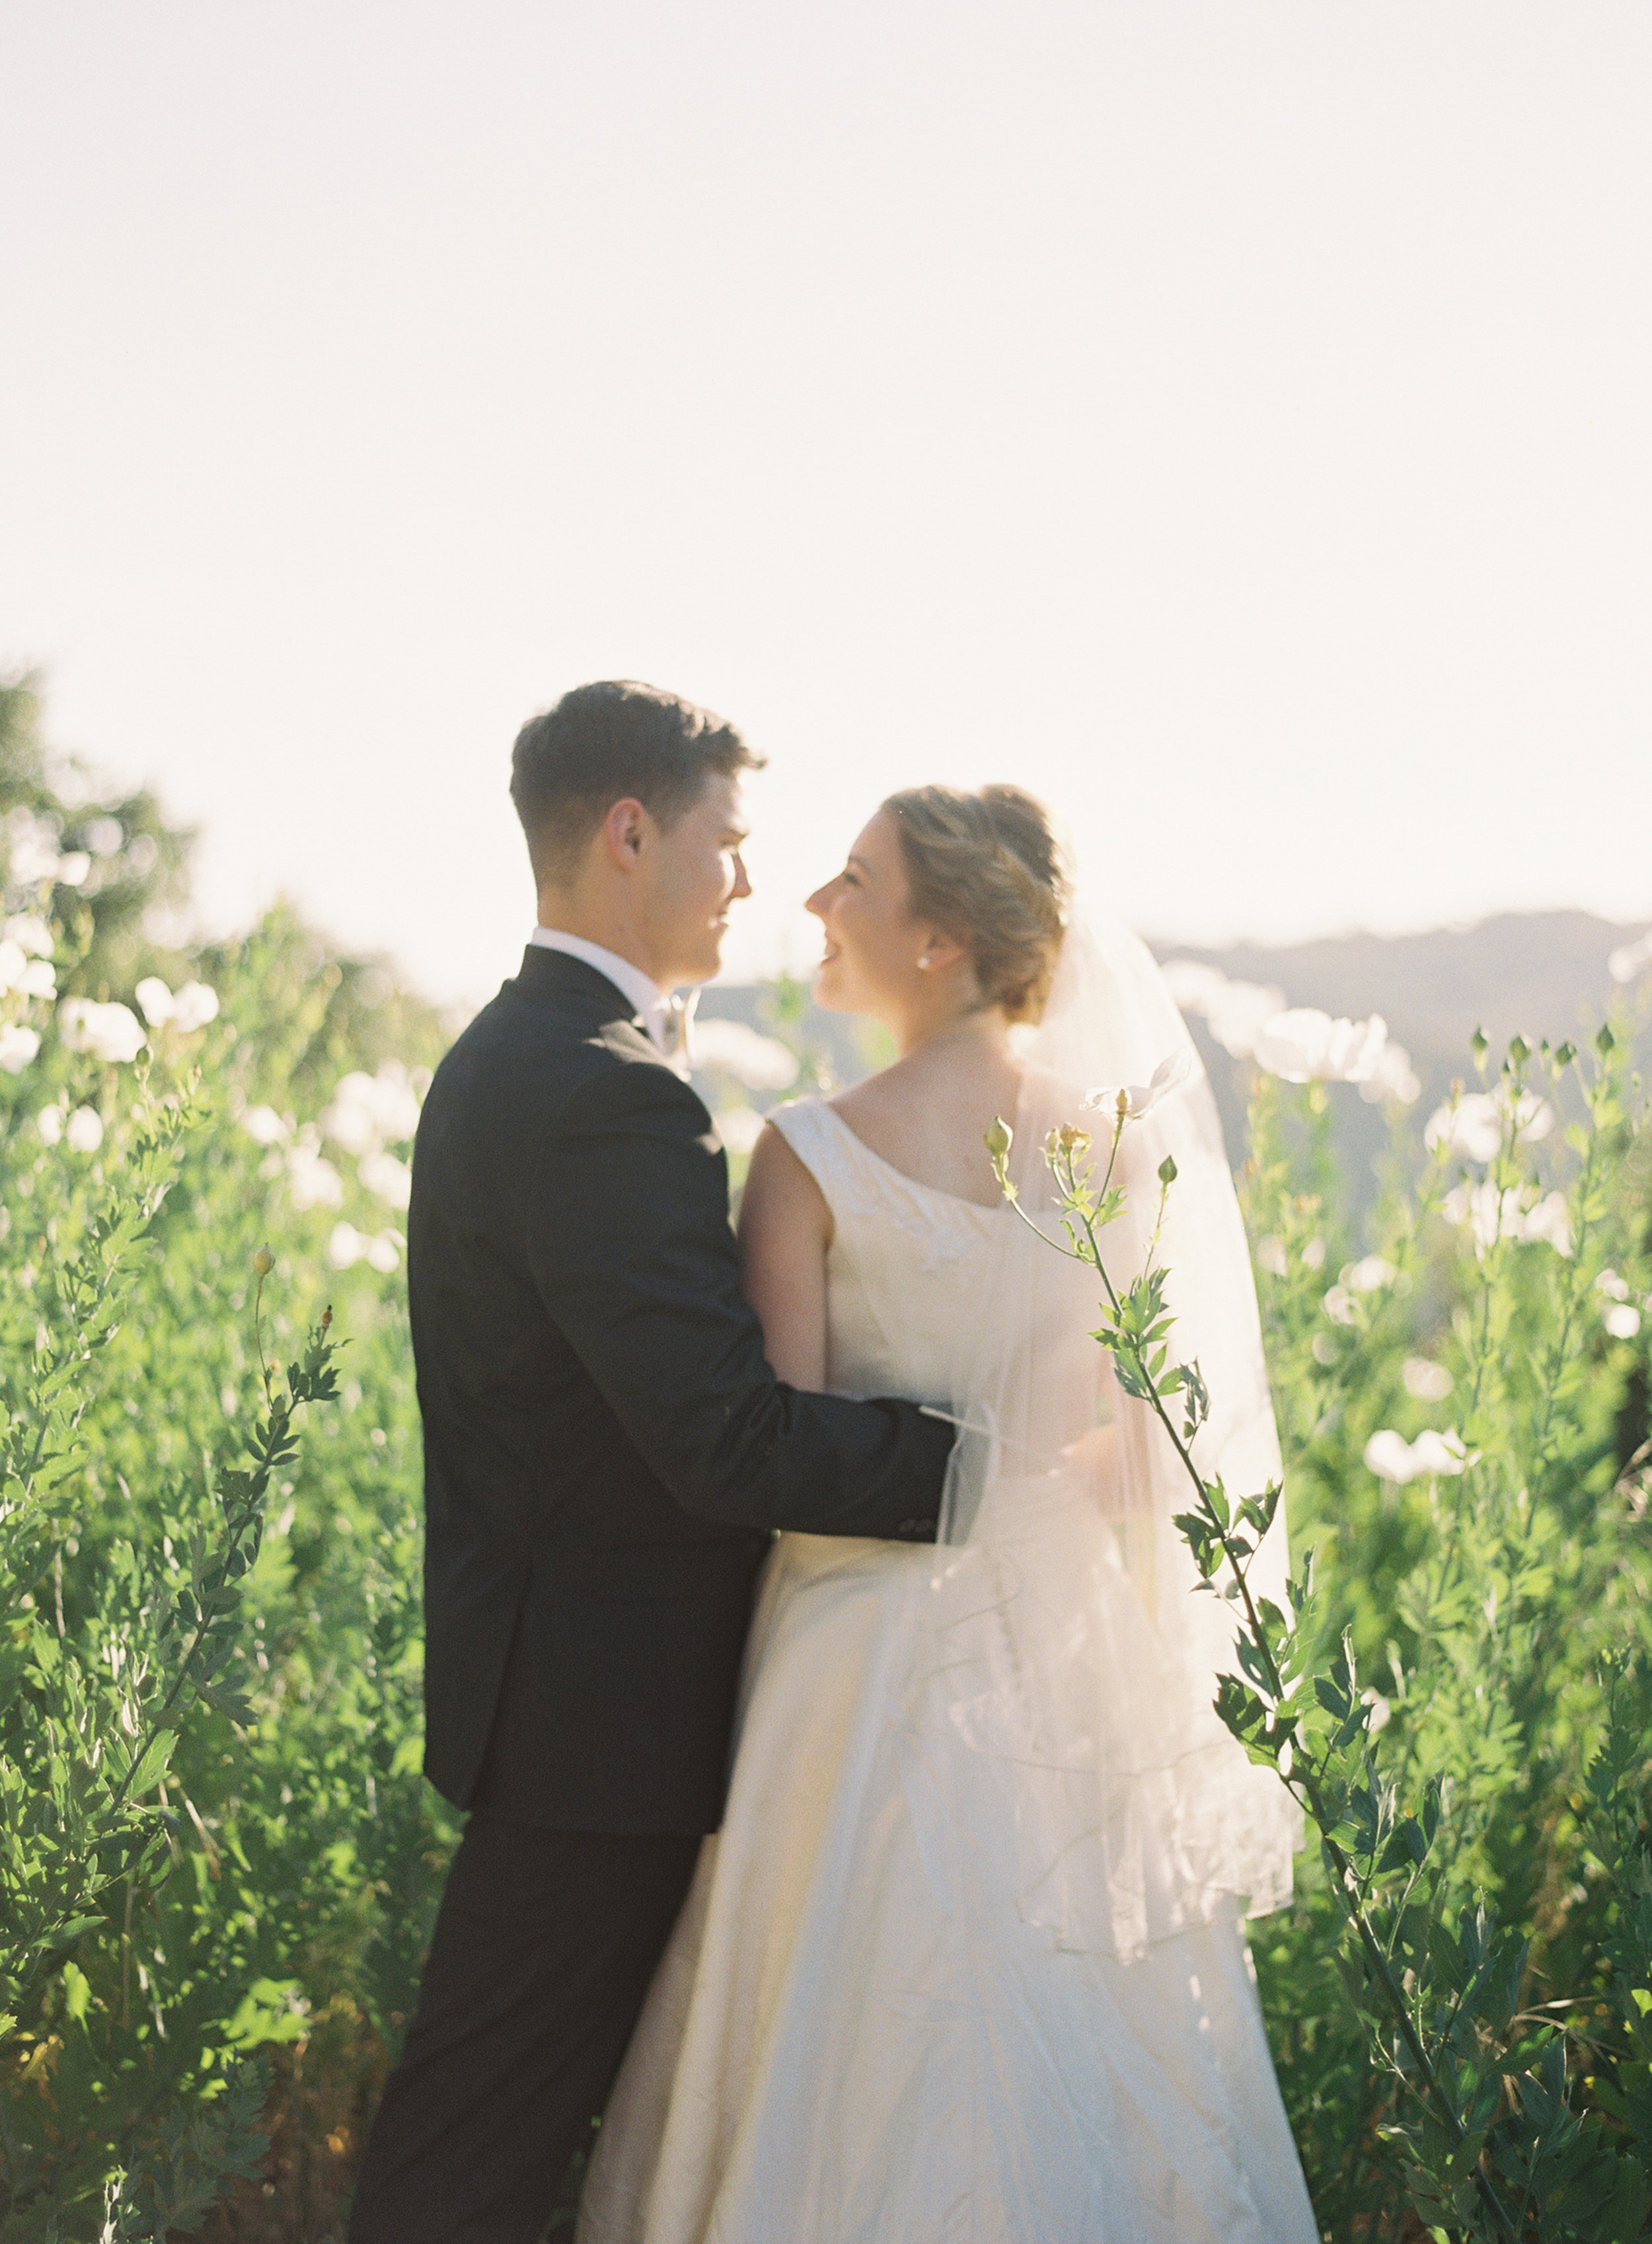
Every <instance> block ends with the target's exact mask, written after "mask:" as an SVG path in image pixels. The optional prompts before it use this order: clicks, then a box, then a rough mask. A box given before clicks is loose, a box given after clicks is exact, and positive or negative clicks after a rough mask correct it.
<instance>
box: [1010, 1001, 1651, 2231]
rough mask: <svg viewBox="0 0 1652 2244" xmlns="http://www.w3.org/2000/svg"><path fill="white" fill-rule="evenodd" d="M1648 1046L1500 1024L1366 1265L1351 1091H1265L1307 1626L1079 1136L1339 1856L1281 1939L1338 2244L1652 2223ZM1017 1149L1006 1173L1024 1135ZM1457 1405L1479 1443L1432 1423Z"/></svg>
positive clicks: (1267, 1168) (1129, 1379) (1204, 1566)
mask: <svg viewBox="0 0 1652 2244" xmlns="http://www.w3.org/2000/svg"><path fill="white" fill-rule="evenodd" d="M1625 1041H1626V1040H1625V1039H1624V1038H1622V1037H1621V1036H1617V1035H1615V1034H1614V1033H1613V1032H1612V1031H1610V1030H1603V1031H1601V1034H1600V1035H1599V1037H1598V1038H1596V1039H1595V1042H1594V1046H1593V1048H1592V1049H1591V1050H1590V1051H1588V1053H1587V1054H1584V1055H1580V1054H1579V1053H1578V1052H1577V1051H1575V1050H1574V1049H1573V1048H1572V1047H1570V1046H1565V1047H1562V1048H1561V1050H1559V1051H1554V1052H1550V1051H1547V1049H1544V1050H1542V1051H1539V1052H1534V1051H1532V1050H1531V1049H1530V1048H1529V1047H1528V1046H1527V1044H1525V1043H1524V1041H1523V1040H1521V1039H1518V1038H1517V1039H1516V1040H1515V1042H1514V1044H1513V1045H1512V1046H1511V1048H1510V1051H1509V1053H1508V1055H1507V1058H1506V1061H1505V1063H1504V1065H1503V1066H1502V1068H1501V1070H1500V1072H1498V1073H1497V1074H1496V1075H1495V1076H1494V1077H1491V1076H1487V1075H1486V1064H1487V1061H1488V1058H1489V1055H1488V1053H1487V1051H1486V1047H1485V1044H1484V1041H1483V1040H1477V1044H1476V1051H1475V1057H1476V1061H1477V1064H1478V1065H1479V1067H1480V1069H1481V1071H1482V1077H1483V1078H1484V1079H1485V1080H1486V1083H1487V1085H1488V1087H1487V1088H1486V1089H1483V1090H1479V1091H1477V1092H1472V1093H1466V1094H1465V1093H1461V1092H1460V1087H1459V1097H1458V1098H1457V1099H1456V1100H1455V1101H1454V1103H1453V1105H1452V1109H1451V1110H1450V1111H1449V1112H1446V1113H1445V1114H1444V1115H1443V1116H1442V1117H1441V1118H1440V1119H1439V1121H1438V1122H1437V1123H1436V1124H1435V1125H1432V1127H1431V1131H1430V1137H1431V1139H1432V1140H1433V1141H1434V1142H1433V1144H1432V1146H1431V1148H1430V1151H1429V1157H1428V1158H1426V1159H1425V1160H1424V1161H1423V1162H1422V1164H1421V1165H1420V1166H1418V1163H1417V1161H1416V1159H1415V1158H1414V1156H1412V1157H1410V1158H1402V1157H1400V1156H1398V1155H1397V1158H1396V1159H1395V1160H1394V1162H1393V1164H1392V1166H1391V1173H1390V1174H1389V1175H1388V1177H1387V1179H1386V1182H1385V1190H1384V1193H1383V1194H1382V1196H1381V1199H1380V1200H1379V1204H1378V1208H1377V1211H1376V1213H1375V1216H1374V1218H1373V1227H1374V1237H1375V1241H1376V1247H1377V1251H1376V1252H1374V1253H1371V1254H1366V1255H1364V1256H1358V1257H1357V1258H1356V1255H1355V1249H1354V1243H1353V1241H1352V1240H1351V1236H1350V1234H1349V1229H1348V1225H1347V1221H1346V1219H1345V1218H1344V1216H1343V1215H1342V1213H1340V1209H1339V1200H1340V1199H1341V1194H1340V1193H1339V1188H1338V1179H1337V1177H1336V1174H1335V1172H1334V1168H1333V1166H1332V1164H1331V1162H1330V1154H1329V1150H1328V1149H1329V1117H1330V1103H1329V1102H1330V1097H1331V1096H1332V1095H1333V1094H1331V1093H1330V1092H1328V1091H1327V1089H1326V1088H1325V1086H1324V1085H1310V1086H1308V1087H1306V1088H1304V1089H1301V1090H1295V1089H1292V1088H1290V1087H1289V1086H1287V1085H1283V1084H1281V1083H1278V1082H1276V1081H1274V1080H1273V1079H1272V1078H1265V1077H1263V1078H1258V1080H1257V1082H1256V1086H1255V1096H1254V1100H1253V1107H1252V1116H1251V1123H1252V1157H1251V1160H1250V1162H1249V1167H1248V1169H1247V1172H1246V1176H1245V1179H1244V1186H1245V1196H1246V1203H1247V1215H1248V1218H1249V1222H1250V1225H1251V1229H1252V1235H1253V1239H1254V1240H1256V1244H1257V1260H1258V1263H1259V1266H1260V1269H1261V1287H1262V1300H1263V1315H1264V1324H1265V1327H1266V1336H1267V1340H1268V1346H1269V1363H1270V1367H1271V1370H1272V1374H1273V1378H1274V1382H1275V1390H1276V1403H1277V1406H1278V1409H1279V1416H1280V1421H1281V1431H1282V1436H1283V1445H1284V1450H1285V1455H1286V1459H1287V1477H1288V1481H1289V1484H1290V1491H1291V1494H1290V1509H1291V1513H1292V1525H1293V1532H1294V1536H1295V1540H1296V1543H1297V1549H1298V1551H1307V1552H1308V1555H1307V1556H1305V1557H1304V1558H1303V1560H1302V1562H1301V1563H1300V1564H1299V1565H1298V1566H1297V1570H1296V1572H1295V1574H1294V1576H1293V1578H1292V1580H1291V1582H1290V1590H1289V1595H1288V1599H1287V1609H1285V1610H1283V1611H1282V1610H1281V1609H1280V1608H1279V1607H1277V1606H1276V1605H1274V1604H1272V1603H1270V1602H1269V1601H1268V1600H1266V1599H1263V1598H1261V1597H1260V1596H1255V1597H1253V1595H1252V1592H1251V1589H1250V1586H1249V1574H1250V1571H1251V1568H1252V1565H1253V1563H1254V1560H1255V1556H1256V1549H1257V1546H1258V1545H1259V1544H1260V1543H1261V1540H1262V1538H1263V1536H1264V1535H1265V1534H1266V1532H1267V1531H1268V1529H1269V1524H1270V1523H1271V1521H1272V1519H1273V1517H1274V1514H1275V1511H1276V1506H1277V1504H1278V1502H1279V1498H1280V1490H1278V1489H1276V1488H1270V1489H1268V1490H1249V1491H1243V1492H1241V1493H1235V1492H1233V1491H1230V1490H1227V1489H1225V1488H1223V1487H1222V1484H1220V1483H1219V1482H1215V1481H1209V1480H1207V1479H1205V1478H1204V1477H1202V1474H1201V1472H1200V1471H1199V1470H1198V1468H1197V1466H1196V1464H1195V1461H1194V1456H1193V1452H1192V1448H1191V1446H1190V1445H1191V1444H1192V1443H1194V1440H1195V1436H1196V1434H1197V1431H1198V1429H1199V1426H1200V1425H1201V1423H1202V1420H1203V1418H1204V1416H1205V1414H1206V1411H1207V1409H1208V1397H1207V1396H1206V1393H1205V1389H1204V1384H1203V1382H1202V1378H1201V1376H1200V1375H1199V1371H1198V1367H1197V1365H1196V1364H1184V1363H1180V1362H1176V1361H1175V1355H1174V1329H1173V1321H1172V1319H1171V1317H1170V1315H1169V1314H1168V1309H1167V1306H1166V1298H1165V1291H1164V1285H1163V1273H1162V1272H1161V1270H1160V1269H1159V1268H1158V1267H1156V1266H1155V1264H1154V1262H1153V1261H1152V1259H1151V1257H1149V1261H1148V1266H1147V1267H1145V1268H1143V1269H1142V1270H1141V1271H1138V1272H1134V1273H1132V1274H1129V1275H1128V1276H1127V1277H1125V1276H1120V1277H1117V1278H1116V1279H1115V1277H1114V1274H1112V1273H1110V1272H1109V1270H1108V1268H1107V1262H1106V1259H1105V1256H1104V1254H1103V1253H1102V1241H1103V1237H1104V1234H1105V1229H1106V1226H1107V1223H1108V1222H1109V1221H1110V1220H1112V1217H1113V1215H1114V1213H1116V1206H1115V1196H1114V1193H1112V1191H1111V1190H1110V1179H1111V1175H1112V1166H1113V1165H1112V1162H1111V1161H1109V1163H1108V1166H1107V1173H1106V1176H1105V1177H1104V1178H1103V1179H1102V1181H1101V1183H1100V1185H1099V1186H1098V1185H1097V1184H1095V1183H1094V1182H1093V1180H1092V1176H1091V1167H1092V1161H1091V1153H1090V1147H1089V1143H1088V1140H1087V1139H1086V1138H1085V1137H1084V1135H1083V1133H1082V1132H1077V1131H1074V1130H1064V1131H1060V1132H1055V1133H1053V1135H1052V1138H1051V1140H1050V1142H1049V1144H1048V1146H1046V1158H1047V1159H1048V1160H1049V1162H1050V1165H1051V1167H1052V1170H1053V1173H1054V1176H1055V1179H1056V1182H1057V1186H1058V1192H1059V1194H1060V1200H1061V1203H1062V1208H1063V1215H1064V1220H1063V1225H1062V1234H1063V1235H1062V1237H1061V1238H1060V1239H1052V1240H1051V1244H1052V1245H1053V1246H1055V1247H1060V1249H1061V1250H1062V1251H1064V1252H1066V1253H1068V1254H1077V1255H1078V1256H1079V1257H1080V1259H1082V1260H1084V1261H1088V1262H1090V1263H1092V1264H1093V1267H1095V1269H1096V1271H1097V1274H1098V1279H1099V1281H1100V1289H1101V1293H1102V1296H1103V1299H1102V1305H1101V1319H1100V1325H1099V1327H1098V1329H1097V1332H1096V1335H1095V1337H1096V1338H1097V1340H1098V1341H1099V1342H1100V1343H1101V1344H1102V1345H1103V1346H1105V1347H1106V1348H1107V1349H1108V1350H1109V1351H1110V1353H1111V1355H1112V1356H1113V1360H1114V1367H1115V1369H1116V1371H1117V1375H1118V1377H1119V1381H1120V1383H1121V1386H1122V1387H1123V1388H1124V1389H1125V1391H1126V1392H1127V1393H1129V1394H1132V1395H1134V1396H1139V1397H1140V1398H1141V1399H1142V1400H1144V1401H1145V1402H1148V1405H1149V1406H1150V1407H1151V1408H1152V1409H1154V1410H1155V1411H1156V1413H1157V1414H1158V1415H1159V1416H1160V1418H1161V1422H1162V1423H1163V1426H1164V1429H1165V1431H1166V1433H1167V1434H1168V1436H1169V1437H1170V1438H1171V1440H1172V1442H1173V1443H1175V1447H1176V1449H1177V1450H1178V1452H1179V1454H1180V1456H1181V1460H1182V1463H1183V1465H1184V1467H1185V1470H1186V1473H1187V1478H1188V1493H1189V1499H1190V1500H1189V1504H1188V1511H1186V1513H1185V1514H1184V1515H1183V1516H1182V1517H1181V1519H1180V1521H1179V1523H1178V1524H1179V1525H1180V1526H1181V1531H1182V1532H1183V1534H1184V1536H1185V1538H1186V1539H1187V1541H1188V1545H1189V1548H1190V1549H1191V1551H1192V1552H1193V1554H1194V1556H1195V1560H1196V1562H1197V1564H1198V1566H1199V1569H1200V1572H1201V1575H1202V1578H1203V1580H1204V1582H1205V1584H1206V1586H1207V1588H1208V1589H1209V1591H1210V1592H1212V1593H1214V1594H1216V1595H1219V1596H1221V1597H1222V1598H1224V1599H1227V1600H1228V1601H1229V1605H1230V1606H1231V1608H1232V1612H1233V1617H1234V1624H1235V1639H1236V1641H1235V1650H1236V1659H1235V1671H1236V1672H1234V1673H1231V1674H1229V1675H1228V1676H1227V1677H1225V1678H1224V1679H1223V1680H1222V1684H1221V1688H1220V1695H1219V1698H1218V1700H1217V1707H1218V1711H1219V1713H1221V1714H1222V1718H1223V1720H1224V1721H1225V1722H1226V1723H1227V1725H1228V1727H1229V1729H1230V1730H1231V1731H1232V1732H1233V1734H1234V1735H1235V1736H1236V1738H1237V1739H1238V1740H1240V1742H1241V1743H1242V1745H1243V1746H1244V1747H1245V1749H1246V1751H1247V1752H1248V1753H1249V1755H1250V1757H1251V1758H1252V1759H1253V1760H1254V1761H1258V1762H1261V1763H1263V1764H1265V1765H1267V1766H1269V1767H1272V1768H1273V1769H1274V1770H1275V1771H1276V1774H1278V1776H1279V1777H1280V1780H1281V1781H1283V1782H1284V1783H1285V1784H1287V1785H1288V1786H1289V1788H1290V1790H1291V1791H1292V1792H1293V1793H1294V1795H1296V1797H1297V1800H1298V1801H1299V1802H1300V1803H1301V1805H1302V1806H1303V1809H1304V1811H1305V1814H1306V1816H1307V1819H1308V1822H1309V1825H1310V1829H1311V1830H1312V1831H1313V1833H1314V1834H1315V1835H1316V1837H1317V1842H1318V1847H1317V1859H1310V1861H1309V1862H1306V1863H1305V1865H1304V1870H1305V1876H1303V1879H1302V1880H1301V1889H1300V1891H1299V1893H1298V1896H1297V1902H1296V1903H1295V1905H1294V1907H1293V1908H1292V1909H1291V1910H1290V1912H1289V1913H1287V1914H1284V1915H1282V1916H1280V1917H1278V1918H1276V1919H1273V1920H1269V1921H1266V1922H1263V1923H1260V1924H1258V1925H1257V1927H1256V1955H1257V1963H1258V1968H1259V1976H1260V1978H1261V1982H1262V1985H1263V1994H1264V1999H1265V2003H1266V2007H1267V2010H1268V2012H1269V2023H1270V2029H1271V2031H1272V2032H1273V2036H1274V2040H1275V2047H1276V2056H1277V2058H1278V2062H1279V2068H1280V2078H1281V2084H1282V2086H1283V2090H1284V2092H1285V2096H1286V2100H1287V2104H1288V2106H1289V2108H1290V2114H1291V2118H1292V2121H1293V2124H1294V2126H1295V2128H1296V2132H1297V2139H1298V2142H1299V2145H1300V2146H1301V2148H1302V2151H1303V2160H1304V2164H1305V2165H1306V2166H1307V2169H1308V2173H1309V2180H1310V2187H1311V2189H1312V2191H1313V2194H1314V2199H1315V2203H1316V2207H1317V2211H1318V2213H1319V2215H1320V2219H1321V2221H1322V2224H1323V2227H1324V2234H1326V2236H1327V2237H1328V2238H1332V2239H1336V2240H1338V2244H1340V2240H1343V2239H1354V2238H1363V2237H1372V2238H1377V2237H1381V2238H1390V2237H1400V2236H1404V2235H1418V2236H1421V2235H1425V2234H1426V2235H1432V2236H1435V2237H1452V2238H1471V2237H1472V2238H1475V2239H1480V2238H1486V2239H1503V2240H1507V2239H1514V2238H1519V2239H1520V2240H1533V2244H1536V2240H1543V2244H1561V2240H1566V2239H1577V2240H1584V2239H1587V2240H1590V2244H1629V2240H1632V2239H1635V2238H1639V2237H1643V2236H1645V2235H1647V2234H1652V2133H1649V2119H1652V2066H1649V2059H1652V1854H1649V1844H1648V1830H1647V1799H1648V1791H1647V1788H1648V1781H1649V1774H1652V1646H1649V1643H1648V1612H1649V1605H1648V1591H1649V1587H1652V1581H1649V1572H1652V1565H1649V1559H1652V1554H1649V1551H1648V1548H1647V1536H1646V1529H1645V1511H1646V1500H1647V1496H1648V1493H1649V1474H1648V1470H1647V1466H1648V1454H1649V1453H1648V1450H1647V1448H1646V1446H1645V1434H1646V1428H1645V1425H1644V1422H1643V1415H1641V1414H1643V1411H1644V1396H1645V1391H1646V1388H1645V1358H1644V1354H1643V1350H1644V1346H1645V1335H1644V1332H1643V1331H1641V1330H1638V1329H1637V1312H1636V1311H1635V1308H1634V1307H1633V1302H1634V1301H1644V1300H1645V1297H1646V1295H1647V1293H1648V1287H1649V1281H1652V1263H1649V1247H1652V1227H1649V1194H1648V1191H1647V1177H1648V1166H1649V1164H1648V1147H1649V1143H1652V1131H1649V1128H1648V1125H1647V1119H1646V1115H1645V1110H1644V1107H1643V1106H1642V1103H1641V1100H1640V1095H1639V1085H1638V1084H1637V1083H1635V1081H1634V1080H1633V1079H1632V1078H1629V1077H1628V1073H1627V1071H1626V1069H1625V1066H1624V1064H1623V1059H1622V1053H1623V1051H1624V1049H1625ZM1128 1124H1129V1117H1128V1115H1127V1114H1125V1113H1123V1112H1121V1115H1120V1117H1119V1119H1118V1121H1117V1124H1116V1125H1115V1128H1114V1139H1113V1153H1114V1157H1115V1158H1116V1152H1117V1147H1118V1145H1119V1142H1120V1139H1121V1135H1122V1132H1123V1131H1124V1130H1125V1129H1126V1128H1127V1126H1128ZM989 1151H991V1152H992V1155H993V1158H994V1159H995V1161H996V1162H997V1164H998V1166H999V1172H1000V1176H1001V1177H1002V1176H1003V1175H1004V1173H1005V1166H1006V1163H1007V1159H1008V1151H1009V1147H1008V1142H1007V1133H1005V1132H1002V1130H1001V1125H1000V1130H999V1132H996V1133H995V1135H994V1137H993V1138H992V1139H989ZM1160 1181H1161V1191H1164V1192H1168V1191H1169V1190H1171V1189H1173V1188H1174V1182H1175V1179H1174V1173H1173V1172H1172V1173H1169V1174H1168V1175H1161V1180H1160ZM1333 1274H1335V1277H1334V1282H1330V1283H1328V1282H1327V1281H1328V1280H1329V1279H1331V1278H1332V1277H1333ZM1649 1306H1652V1304H1649ZM1448 1396H1452V1397H1454V1398H1455V1408H1456V1411H1457V1415H1458V1420H1459V1424H1458V1427H1457V1428H1452V1429H1450V1430H1445V1429H1442V1428H1440V1427H1439V1425H1438V1424H1436V1423H1431V1422H1432V1420H1433V1419H1434V1418H1435V1417H1436V1416H1437V1415H1438V1412H1439V1406H1440V1405H1441V1404H1442V1403H1443V1402H1445V1400H1446V1398H1447V1397H1448ZM1637 1397H1638V1398H1639V1400H1638V1401H1637V1399H1636V1398H1637ZM1367 1676H1372V1677H1374V1678H1376V1679H1379V1680H1372V1681H1367V1680H1365V1679H1366V1677H1367ZM1379 1684H1380V1687H1379Z"/></svg>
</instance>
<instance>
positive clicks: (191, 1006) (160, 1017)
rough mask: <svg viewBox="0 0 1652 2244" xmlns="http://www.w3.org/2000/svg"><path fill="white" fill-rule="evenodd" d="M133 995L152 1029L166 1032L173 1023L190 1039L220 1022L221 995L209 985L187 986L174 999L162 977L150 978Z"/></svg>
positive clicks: (151, 976) (191, 983)
mask: <svg viewBox="0 0 1652 2244" xmlns="http://www.w3.org/2000/svg"><path fill="white" fill-rule="evenodd" d="M133 994H134V995H135V996H136V997H137V999H138V1003H139V1004H140V1005H141V1006H142V1007H143V1009H144V1018H145V1019H146V1021H147V1022H148V1024H149V1025H150V1027H151V1028H152V1029H159V1028H164V1027H165V1026H166V1024H167V1023H168V1022H170V1023H171V1024H172V1025H173V1028H175V1029H177V1030H179V1031H180V1032H181V1033H182V1034H183V1035H185V1036H186V1037H189V1036H193V1034H194V1033H195V1031H196V1030H197V1029H204V1028H205V1027H206V1025H207V1022H208V1021H215V1020H216V1019H217V1018H218V992H217V990H214V989H213V988H212V986H211V985H210V983H206V982H186V983H185V984H184V986H183V988H182V989H181V990H179V991H177V993H176V994H175V995H174V993H173V991H172V990H169V989H168V988H167V987H166V983H164V982H163V981H162V980H161V978H160V977H159V974H149V975H146V976H145V977H144V979H143V980H142V981H141V982H140V983H139V984H138V987H137V990H136V991H135V992H134V993H133Z"/></svg>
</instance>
